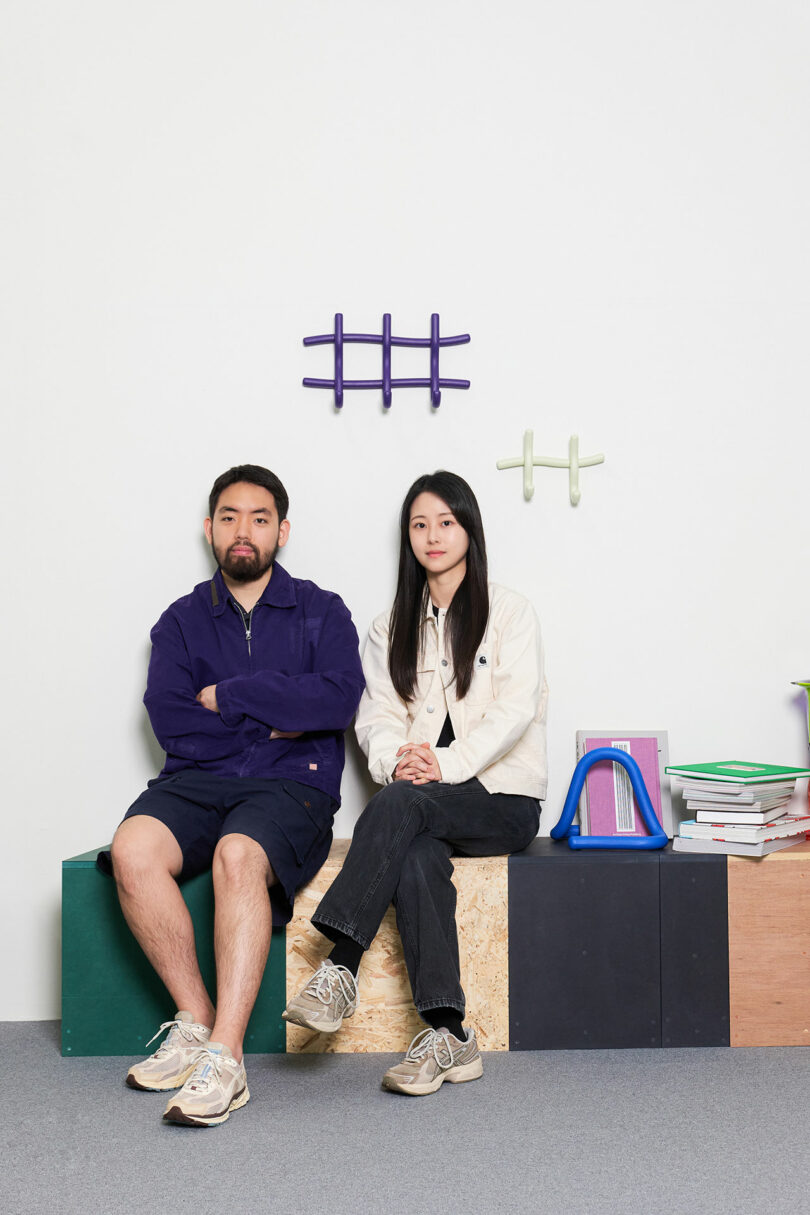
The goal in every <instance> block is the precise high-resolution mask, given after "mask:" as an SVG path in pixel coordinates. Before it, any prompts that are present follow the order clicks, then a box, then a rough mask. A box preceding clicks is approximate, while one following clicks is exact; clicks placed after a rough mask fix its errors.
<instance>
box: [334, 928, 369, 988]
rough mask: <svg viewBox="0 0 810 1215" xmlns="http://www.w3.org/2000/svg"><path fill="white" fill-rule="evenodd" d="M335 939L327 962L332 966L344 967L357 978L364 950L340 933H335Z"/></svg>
mask: <svg viewBox="0 0 810 1215" xmlns="http://www.w3.org/2000/svg"><path fill="white" fill-rule="evenodd" d="M335 938H336V940H335V947H334V949H333V950H332V952H331V953H330V954H329V961H330V962H331V963H332V964H333V965H334V966H345V967H346V969H347V970H350V971H351V972H352V974H353V975H354V977H355V978H357V972H358V970H359V969H360V962H361V961H362V958H363V954H364V953H365V952H366V951H365V949H363V946H362V945H358V943H357V941H353V940H352V938H351V937H347V936H344V935H343V933H342V932H341V933H338V932H337V931H335Z"/></svg>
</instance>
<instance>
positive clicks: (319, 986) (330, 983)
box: [305, 962, 357, 1004]
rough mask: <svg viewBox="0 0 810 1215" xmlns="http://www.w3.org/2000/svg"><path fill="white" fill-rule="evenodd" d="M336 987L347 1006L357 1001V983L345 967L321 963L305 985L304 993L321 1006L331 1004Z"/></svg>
mask: <svg viewBox="0 0 810 1215" xmlns="http://www.w3.org/2000/svg"><path fill="white" fill-rule="evenodd" d="M344 976H345V978H344ZM347 980H348V981H347ZM336 987H339V988H340V993H341V995H342V996H343V998H344V1000H345V1001H346V1003H347V1004H352V1003H353V1002H354V1001H355V1000H356V999H357V983H356V982H355V978H354V975H353V974H352V972H351V971H350V970H347V969H346V967H345V966H331V965H330V966H327V965H326V963H325V962H321V964H320V966H319V967H318V969H317V970H316V971H315V974H314V975H313V976H312V978H311V979H310V981H309V982H308V983H307V985H306V988H305V991H306V993H307V995H310V996H315V998H316V999H317V1000H320V1002H321V1004H331V1002H332V1000H333V998H334V995H335V988H336Z"/></svg>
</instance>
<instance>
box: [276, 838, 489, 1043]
mask: <svg viewBox="0 0 810 1215" xmlns="http://www.w3.org/2000/svg"><path fill="white" fill-rule="evenodd" d="M349 842H350V841H349V840H335V842H334V844H333V845H332V849H331V851H330V853H329V856H328V858H327V860H326V863H325V865H324V866H323V868H322V869H321V871H320V873H318V874H317V876H316V877H315V878H314V879H313V880H312V881H311V882H310V883H309V885H307V886H305V887H303V889H301V890H299V892H298V894H297V895H296V898H295V911H294V915H293V918H292V921H291V922H290V923H289V924H288V926H287V998H288V999H290V998H291V997H292V996H294V995H296V994H297V993H298V992H299V991H300V990H301V988H302V987H303V986H304V984H305V983H306V981H307V979H308V978H309V976H310V975H311V974H312V972H313V971H314V970H315V969H316V968H317V966H318V965H319V964H320V962H321V961H322V960H323V958H324V957H326V955H327V954H328V953H329V950H330V948H331V944H330V942H329V941H328V940H327V939H326V937H324V936H322V935H321V933H319V932H318V930H317V929H316V928H313V926H312V924H311V923H310V918H311V916H312V914H313V912H314V911H315V908H316V907H317V906H318V903H319V902H320V899H321V897H322V896H323V894H324V893H325V892H326V890H327V889H328V888H329V886H330V885H331V883H332V882H333V880H334V879H335V877H336V876H337V874H338V872H339V870H340V868H341V866H342V864H343V861H344V859H345V857H346V853H347V852H348V849H349ZM453 868H454V873H453V881H454V883H455V886H456V890H457V892H458V907H457V911H456V922H457V924H458V926H459V932H458V935H459V958H460V962H461V982H462V986H463V987H464V992H465V995H466V997H467V1010H468V1018H469V1023H470V1024H471V1025H472V1026H474V1028H475V1030H476V1034H477V1036H478V1043H479V1045H480V1047H481V1049H482V1050H508V1049H509V1013H508V985H509V960H508V942H507V858H506V857H505V856H498V857H455V858H454V859H453ZM359 989H360V1004H359V1008H358V1011H357V1012H356V1013H355V1015H354V1016H353V1017H352V1018H350V1019H349V1020H348V1021H345V1022H344V1024H343V1026H342V1028H341V1029H340V1030H339V1031H338V1033H336V1034H313V1033H311V1032H310V1031H309V1030H306V1029H302V1028H301V1027H300V1026H297V1025H288V1026H287V1050H288V1051H291V1052H310V1053H321V1052H351V1053H356V1052H374V1051H397V1052H402V1051H405V1050H407V1048H408V1045H409V1043H410V1041H411V1039H412V1038H413V1037H414V1035H415V1034H417V1033H419V1031H420V1030H422V1029H424V1028H425V1023H424V1021H422V1019H421V1018H420V1016H419V1015H418V1013H417V1012H416V1009H415V1008H414V1006H413V999H412V996H411V988H410V983H409V982H408V975H407V971H406V969H405V960H404V958H403V956H402V945H401V943H400V939H399V933H398V932H397V927H396V920H395V917H394V911H393V908H390V907H389V909H388V911H387V912H386V915H385V918H384V920H383V922H382V925H381V927H380V931H379V932H378V933H377V936H376V938H375V940H374V942H373V944H372V946H371V949H369V950H368V952H367V953H366V955H365V957H364V958H363V964H362V966H361V968H360V977H359Z"/></svg>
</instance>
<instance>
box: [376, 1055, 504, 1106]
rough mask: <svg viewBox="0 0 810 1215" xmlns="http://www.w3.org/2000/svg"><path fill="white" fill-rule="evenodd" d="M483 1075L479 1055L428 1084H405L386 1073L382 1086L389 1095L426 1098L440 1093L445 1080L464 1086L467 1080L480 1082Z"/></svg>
mask: <svg viewBox="0 0 810 1215" xmlns="http://www.w3.org/2000/svg"><path fill="white" fill-rule="evenodd" d="M483 1074H484V1064H483V1062H482V1060H481V1056H480V1055H479V1056H478V1058H477V1059H471V1060H470V1062H469V1063H463V1064H462V1065H461V1066H460V1067H452V1068H450V1070H449V1071H446V1072H439V1074H438V1076H436V1077H435V1079H433V1080H431V1081H430V1083H428V1084H403V1083H402V1082H401V1081H400V1080H397V1079H396V1077H389V1075H388V1073H387V1072H386V1074H385V1075H384V1076H383V1080H382V1086H383V1088H384V1089H386V1091H387V1092H389V1093H407V1095H408V1096H409V1097H426V1096H427V1095H428V1093H435V1092H438V1090H439V1089H440V1088H441V1086H442V1085H443V1084H444V1082H445V1080H446V1081H447V1083H448V1084H464V1083H465V1082H466V1081H467V1080H478V1079H479V1078H480V1077H481V1076H483Z"/></svg>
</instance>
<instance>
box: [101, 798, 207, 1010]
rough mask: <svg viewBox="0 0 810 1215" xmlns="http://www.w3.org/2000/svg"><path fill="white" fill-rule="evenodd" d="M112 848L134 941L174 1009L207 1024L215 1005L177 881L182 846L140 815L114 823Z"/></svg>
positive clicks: (158, 824)
mask: <svg viewBox="0 0 810 1215" xmlns="http://www.w3.org/2000/svg"><path fill="white" fill-rule="evenodd" d="M111 853H112V862H113V872H114V874H115V880H116V884H117V886H118V897H119V899H120V902H121V910H122V911H123V913H124V918H125V919H126V921H127V923H128V924H129V927H130V928H131V930H132V933H133V935H134V937H135V938H136V940H137V941H138V944H139V945H140V946H141V949H142V950H143V951H144V953H145V954H146V956H147V958H148V959H149V961H150V962H151V963H152V966H153V967H154V968H155V970H156V971H157V973H158V975H159V976H160V978H161V979H162V980H163V982H164V983H165V985H166V987H167V988H168V991H169V994H170V995H171V997H172V999H173V1000H174V1004H175V1008H178V1009H186V1010H187V1011H188V1012H190V1013H191V1015H192V1017H193V1018H194V1020H195V1021H196V1022H198V1024H200V1025H205V1026H211V1025H212V1024H213V1022H214V1006H213V1004H212V1003H211V997H210V996H209V994H208V992H207V991H206V989H205V984H204V983H203V980H202V975H201V974H200V966H199V963H198V961H197V950H196V947H195V944H194V925H193V924H192V922H191V916H190V915H189V913H188V908H187V907H186V904H185V900H184V899H183V896H182V894H181V893H180V888H179V886H178V885H177V882H176V880H175V879H176V878H177V876H178V875H179V873H180V870H181V869H182V867H183V854H182V852H181V851H180V845H179V844H178V843H177V840H176V839H175V838H174V836H173V835H172V833H171V831H170V830H169V828H168V827H167V826H166V825H165V824H164V823H161V822H160V821H159V820H158V819H156V818H152V817H151V816H149V815H146V814H138V815H133V817H132V818H128V819H125V820H124V822H123V823H122V824H121V826H120V827H119V828H118V830H117V831H116V833H115V839H114V840H113V843H112V848H111Z"/></svg>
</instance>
